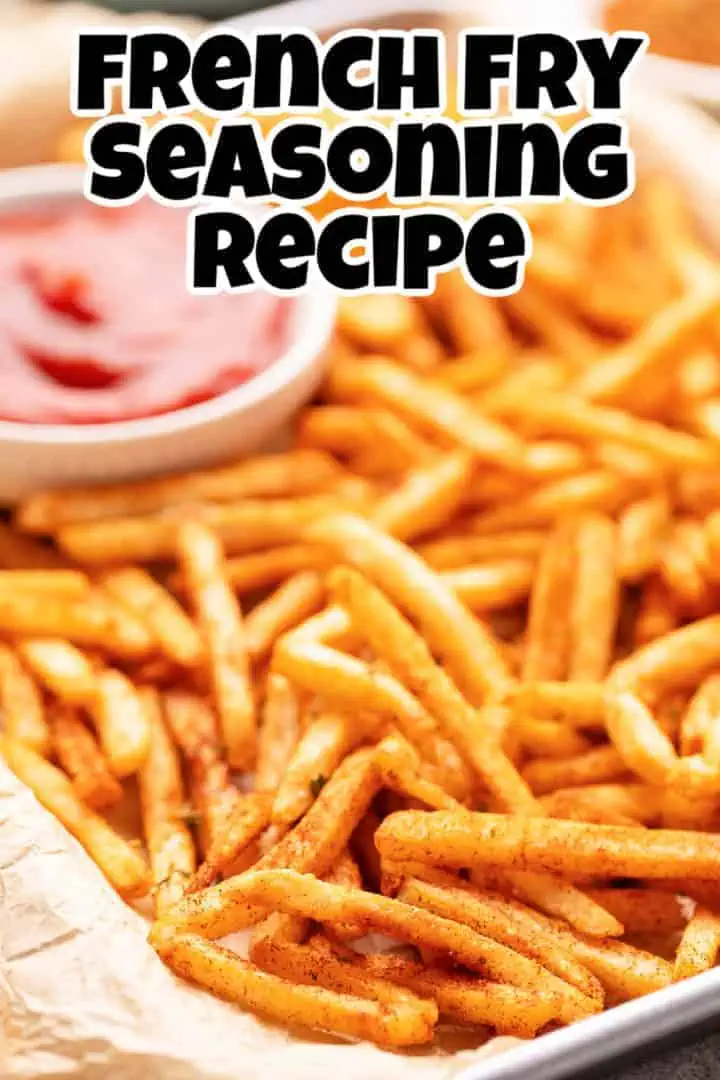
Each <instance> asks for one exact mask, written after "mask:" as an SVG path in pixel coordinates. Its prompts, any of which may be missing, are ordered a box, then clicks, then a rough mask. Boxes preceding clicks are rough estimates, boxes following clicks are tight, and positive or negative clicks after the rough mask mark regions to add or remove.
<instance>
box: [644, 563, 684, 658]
mask: <svg viewBox="0 0 720 1080" xmlns="http://www.w3.org/2000/svg"><path fill="white" fill-rule="evenodd" d="M679 623H680V612H679V610H678V607H677V604H675V602H674V601H673V598H672V596H671V595H670V590H669V589H668V587H667V585H666V584H665V582H664V581H663V579H662V578H661V577H660V575H659V574H654V573H653V574H651V575H650V577H648V578H646V580H645V582H644V584H643V587H642V593H641V596H640V603H639V605H638V610H637V615H636V618H635V625H634V627H633V644H634V645H635V646H636V647H640V646H642V645H649V644H650V642H652V641H656V640H657V639H658V638H662V637H664V636H665V635H666V634H669V633H670V632H671V631H672V630H674V629H675V628H676V627H677V626H678V625H679Z"/></svg>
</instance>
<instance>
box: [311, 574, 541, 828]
mask: <svg viewBox="0 0 720 1080" xmlns="http://www.w3.org/2000/svg"><path fill="white" fill-rule="evenodd" d="M332 588H334V590H335V592H336V594H337V595H338V599H339V600H340V602H341V603H342V604H343V605H345V606H346V607H347V608H348V610H349V611H350V613H351V615H352V617H353V621H354V623H355V625H356V628H357V629H358V630H361V631H362V633H364V634H365V635H366V637H367V640H368V642H369V643H370V644H371V645H372V647H373V648H374V649H375V651H376V652H377V653H378V655H380V656H382V657H383V658H384V659H385V660H386V661H387V662H388V663H389V664H390V667H391V669H392V670H393V671H394V672H395V674H396V675H397V676H398V677H399V678H401V679H402V681H403V683H404V685H406V686H408V687H409V689H410V690H412V691H413V692H414V693H415V694H416V695H417V696H418V698H419V700H420V701H421V702H422V704H423V705H425V707H426V708H427V710H428V712H429V713H430V714H431V715H433V716H436V717H437V719H438V722H439V723H440V724H441V726H442V730H443V734H444V735H445V736H446V737H447V738H449V739H450V741H451V742H452V743H453V745H455V746H456V747H457V749H458V750H459V751H460V753H461V754H462V756H463V758H464V759H465V760H466V761H467V762H468V763H469V764H471V765H472V767H473V769H474V770H475V772H476V774H477V776H478V778H479V779H480V780H481V781H482V783H483V784H484V785H485V786H486V787H487V788H488V789H489V790H490V791H491V792H492V794H493V796H494V797H495V798H496V799H497V800H498V801H499V802H500V803H501V804H502V805H503V806H504V807H506V808H512V809H516V810H525V811H532V809H533V808H534V807H535V800H534V799H533V797H532V795H531V793H530V791H529V789H528V788H527V787H526V785H525V784H524V783H523V781H522V779H521V778H520V776H519V774H518V773H517V772H516V770H515V768H514V766H513V765H512V763H511V762H510V760H509V759H508V758H507V756H506V755H505V753H504V751H503V750H502V747H501V746H500V745H499V744H498V743H496V741H495V739H494V738H493V736H492V734H491V733H489V731H488V729H487V728H485V727H484V725H483V720H482V715H483V714H482V713H481V712H480V713H478V712H477V711H476V710H474V709H473V708H472V706H471V705H469V703H468V702H467V701H466V699H465V698H464V697H463V695H462V694H461V693H460V691H459V690H458V688H457V687H456V686H455V684H454V683H453V682H452V680H451V679H450V678H449V677H448V676H447V675H446V673H445V672H444V670H443V669H442V668H441V667H440V666H439V665H437V664H436V663H435V661H434V659H433V657H432V655H431V653H430V650H429V649H428V647H427V645H426V644H425V642H424V641H423V639H422V638H421V637H420V636H419V634H417V633H416V632H415V630H414V629H413V628H412V626H411V625H410V623H409V622H408V621H407V620H406V619H405V618H404V617H403V616H402V615H401V614H400V612H399V611H398V610H397V609H396V608H395V607H393V605H392V604H391V603H390V601H389V600H387V599H386V598H385V597H384V596H383V595H382V593H381V592H380V590H379V589H377V588H375V586H374V585H372V584H370V582H369V581H367V580H366V579H365V578H363V577H362V575H360V574H358V573H357V572H355V571H351V570H349V569H341V568H339V569H338V570H336V571H335V572H334V573H333V575H332Z"/></svg>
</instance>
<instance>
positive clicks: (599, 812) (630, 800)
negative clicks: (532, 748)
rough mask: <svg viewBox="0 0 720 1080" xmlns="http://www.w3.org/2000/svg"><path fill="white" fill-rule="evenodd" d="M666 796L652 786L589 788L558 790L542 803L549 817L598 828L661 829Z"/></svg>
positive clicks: (629, 785) (597, 785) (595, 786)
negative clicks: (650, 826) (626, 826)
mask: <svg viewBox="0 0 720 1080" xmlns="http://www.w3.org/2000/svg"><path fill="white" fill-rule="evenodd" d="M663 801H664V798H663V793H662V792H661V791H658V790H657V789H656V788H652V787H650V786H649V785H648V784H635V783H615V784H612V783H609V784H592V783H591V784H587V785H583V786H582V787H565V788H555V790H554V791H553V792H552V794H550V795H544V796H543V797H542V798H541V799H540V802H541V804H542V806H543V807H544V809H545V812H546V813H547V814H548V816H549V817H560V818H564V817H566V818H570V819H572V820H576V821H588V820H590V819H591V818H594V820H595V824H597V825H603V824H605V825H628V824H634V823H636V824H638V825H657V824H658V823H659V821H660V817H661V805H662V803H663Z"/></svg>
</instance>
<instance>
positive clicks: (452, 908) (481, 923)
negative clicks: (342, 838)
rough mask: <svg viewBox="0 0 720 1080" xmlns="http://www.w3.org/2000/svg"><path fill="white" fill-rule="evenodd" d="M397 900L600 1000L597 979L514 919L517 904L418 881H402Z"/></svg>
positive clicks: (560, 949)
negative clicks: (474, 933) (490, 942)
mask: <svg viewBox="0 0 720 1080" xmlns="http://www.w3.org/2000/svg"><path fill="white" fill-rule="evenodd" d="M398 899H399V900H402V901H403V902H404V903H406V904H410V905H412V906H413V907H421V908H425V909H426V910H428V911H433V912H435V914H436V915H442V916H443V917H444V918H446V919H453V920H454V921H455V922H462V923H464V924H465V925H467V926H470V927H471V928H472V929H473V930H476V931H477V932H478V933H479V934H483V935H485V936H486V937H490V938H492V939H493V940H494V941H500V942H502V944H503V945H507V946H508V947H509V948H511V949H515V950H516V951H517V952H519V953H521V954H522V955H523V956H528V957H530V958H531V959H533V960H537V962H538V963H539V964H541V965H542V966H543V967H545V968H547V969H548V971H552V972H554V974H555V975H557V976H558V977H559V978H560V979H562V980H563V981H564V982H567V983H569V984H570V985H571V986H575V987H577V989H578V990H581V991H582V993H584V994H587V995H588V997H591V998H596V999H598V1000H600V1001H602V1000H603V992H602V988H601V987H600V984H599V983H598V982H597V980H596V979H595V978H594V977H593V976H592V975H590V973H589V972H588V971H587V970H586V969H585V968H583V967H582V965H581V964H578V963H575V962H574V961H573V958H572V956H571V954H570V953H569V952H568V951H566V950H564V949H562V948H559V947H558V946H557V945H556V943H555V942H554V941H553V940H552V939H551V938H550V937H549V936H545V935H543V933H542V931H541V930H540V929H539V928H538V927H537V926H535V927H533V928H532V929H529V928H528V927H526V926H523V925H522V923H521V922H520V921H519V920H518V919H517V917H516V911H517V908H518V904H517V902H515V901H510V900H505V899H504V898H503V897H502V896H498V895H497V894H495V895H494V896H490V895H483V894H481V893H478V892H476V891H474V890H469V889H467V888H462V887H457V886H446V885H436V884H433V883H432V882H429V881H421V880H419V879H418V878H410V879H408V880H406V881H405V884H404V885H403V887H402V889H401V890H400V892H399V894H398Z"/></svg>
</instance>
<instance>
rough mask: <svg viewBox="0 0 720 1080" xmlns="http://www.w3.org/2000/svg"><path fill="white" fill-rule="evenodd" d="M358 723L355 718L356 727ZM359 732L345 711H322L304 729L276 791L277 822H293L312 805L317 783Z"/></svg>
mask: <svg viewBox="0 0 720 1080" xmlns="http://www.w3.org/2000/svg"><path fill="white" fill-rule="evenodd" d="M356 722H357V720H356V718H354V723H353V727H354V726H355V723H356ZM356 738H357V735H355V734H354V733H353V731H352V730H351V726H350V722H349V718H348V717H346V716H343V715H342V713H331V712H325V713H321V714H320V715H319V716H317V717H316V718H314V719H313V720H311V721H310V723H309V724H308V726H307V727H306V728H305V731H304V732H303V734H302V736H301V737H300V740H299V742H298V744H297V746H296V748H295V751H294V753H293V755H292V757H291V758H290V761H289V763H288V767H287V771H286V773H285V776H284V777H283V779H282V781H281V782H280V786H279V787H278V790H277V791H276V793H275V798H274V800H273V807H272V822H273V824H274V825H293V824H294V823H295V822H296V821H297V820H298V819H299V818H301V817H302V815H303V814H304V813H305V811H306V810H307V809H308V807H309V806H311V805H312V802H313V799H314V798H315V795H316V793H317V791H316V789H317V787H318V785H322V784H324V783H325V781H326V780H327V778H328V777H329V776H332V774H333V773H334V771H335V769H336V768H337V766H338V765H339V764H340V762H341V761H342V759H343V757H344V756H345V755H346V754H347V752H348V751H349V750H350V748H351V746H352V744H353V742H354V741H356Z"/></svg>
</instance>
